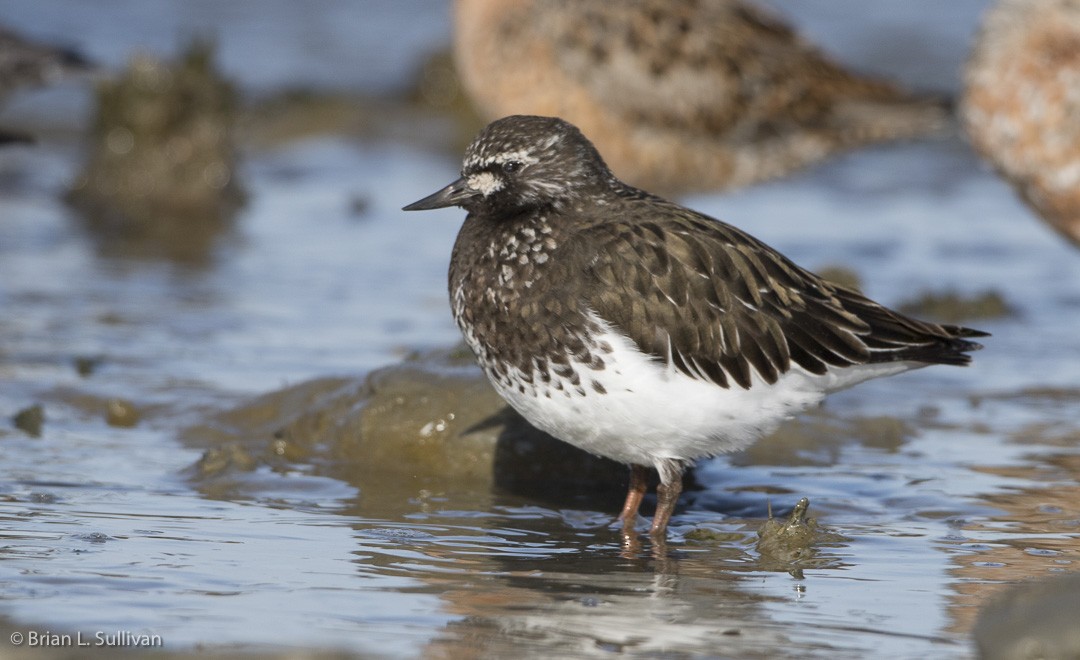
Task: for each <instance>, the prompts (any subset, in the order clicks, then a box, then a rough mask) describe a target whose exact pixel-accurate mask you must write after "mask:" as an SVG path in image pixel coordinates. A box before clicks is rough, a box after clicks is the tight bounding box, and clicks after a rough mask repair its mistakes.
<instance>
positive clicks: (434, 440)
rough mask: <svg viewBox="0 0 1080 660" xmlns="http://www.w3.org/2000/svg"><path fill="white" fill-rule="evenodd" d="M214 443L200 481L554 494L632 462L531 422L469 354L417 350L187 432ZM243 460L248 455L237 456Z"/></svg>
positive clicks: (562, 495)
mask: <svg viewBox="0 0 1080 660" xmlns="http://www.w3.org/2000/svg"><path fill="white" fill-rule="evenodd" d="M185 439H186V440H187V441H188V442H189V444H194V445H196V446H198V447H201V448H203V449H205V450H206V453H205V454H204V456H203V458H202V459H201V460H200V461H199V462H198V463H197V464H196V465H195V466H193V470H192V475H193V477H194V479H195V480H196V481H200V482H203V483H209V482H212V481H215V480H222V479H225V480H232V481H234V480H235V479H236V478H237V476H238V474H239V473H241V472H244V471H253V470H256V469H258V468H260V467H269V468H271V469H285V470H287V469H289V468H290V466H296V465H299V464H303V465H310V466H314V468H315V470H316V472H317V473H319V474H324V475H327V476H332V477H335V478H338V479H342V480H344V481H347V482H349V483H352V484H355V485H358V486H359V487H360V488H364V487H365V486H369V485H371V484H373V483H376V482H377V483H380V484H382V483H385V482H386V481H387V480H390V481H397V482H408V483H411V484H414V485H423V486H425V487H434V488H464V489H469V490H482V489H486V490H490V489H492V488H499V489H506V490H508V491H511V492H516V493H525V492H528V493H530V494H536V495H541V496H544V497H545V499H547V500H548V501H551V500H567V499H574V497H575V496H586V497H587V496H592V495H595V494H596V493H597V492H598V489H599V492H602V493H604V494H608V493H609V492H610V493H613V494H615V495H614V496H615V497H616V498H617V497H618V492H619V491H621V490H623V489H625V486H626V473H627V471H626V468H625V467H624V466H622V465H619V464H617V463H614V462H612V461H608V460H605V459H601V458H597V457H594V456H591V455H589V454H587V453H585V452H582V451H581V450H578V449H575V448H574V447H571V446H570V445H568V444H566V443H563V442H560V441H559V440H556V439H554V438H552V437H551V436H549V435H547V434H545V433H543V432H541V431H539V430H537V429H535V428H533V427H532V426H530V425H529V424H528V423H527V422H526V421H525V420H524V419H522V418H521V417H520V416H519V415H518V414H517V413H515V412H514V411H512V410H511V409H509V408H508V407H507V406H506V404H505V403H504V402H503V400H502V399H501V398H499V396H498V395H497V394H496V393H495V391H494V390H493V389H492V388H491V386H490V385H489V384H488V381H487V379H486V378H485V377H484V375H483V373H481V371H480V369H479V368H478V367H477V366H476V365H475V363H474V362H473V360H472V357H471V356H468V355H467V354H463V353H462V352H461V351H453V350H451V351H437V352H432V353H427V354H423V355H417V356H413V357H412V358H410V359H407V360H405V361H403V362H401V363H399V364H396V365H393V366H390V367H386V368H384V369H380V370H377V371H375V372H372V373H371V374H370V375H369V376H367V377H366V378H322V379H317V380H313V381H308V382H306V383H301V384H299V385H295V386H292V387H288V388H286V389H283V390H280V391H277V392H271V393H269V394H266V395H263V396H260V397H258V398H256V399H254V400H252V401H250V402H248V403H246V404H243V405H241V406H239V407H237V408H234V409H232V410H229V411H226V412H224V413H220V414H219V415H217V416H215V417H214V418H212V419H210V420H208V422H207V423H205V424H203V425H201V426H198V427H195V428H192V429H189V430H188V431H187V432H186V433H185ZM237 457H242V458H241V459H238V458H237Z"/></svg>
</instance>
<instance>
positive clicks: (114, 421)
mask: <svg viewBox="0 0 1080 660" xmlns="http://www.w3.org/2000/svg"><path fill="white" fill-rule="evenodd" d="M105 405H106V412H105V423H107V424H108V425H109V426H119V427H121V428H131V427H132V426H135V425H136V424H138V423H139V411H138V410H136V409H135V404H133V403H131V402H130V401H125V400H124V399H110V400H109V402H108V403H107V404H105Z"/></svg>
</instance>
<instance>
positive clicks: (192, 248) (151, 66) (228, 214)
mask: <svg viewBox="0 0 1080 660" xmlns="http://www.w3.org/2000/svg"><path fill="white" fill-rule="evenodd" d="M235 115H236V99H235V93H234V92H233V88H232V86H231V85H230V84H229V83H227V82H225V81H224V80H223V79H222V78H221V76H220V75H219V74H218V72H217V70H216V68H215V67H214V63H213V51H212V48H211V47H210V46H209V45H207V44H204V43H196V44H194V45H192V46H191V47H190V48H189V50H188V51H187V53H186V54H184V55H183V56H181V57H180V59H179V60H178V61H176V62H171V63H170V62H163V61H160V60H157V59H154V58H152V57H149V56H146V55H142V56H136V57H135V58H134V59H133V60H132V62H131V64H130V66H129V68H128V70H127V71H126V72H125V73H124V74H123V75H122V76H121V77H120V78H119V79H118V80H115V81H109V82H105V83H103V84H102V85H101V86H100V87H99V89H98V94H97V116H96V118H95V120H94V128H93V136H92V138H91V144H90V153H89V157H88V158H87V161H86V164H85V166H84V168H83V171H82V172H81V174H80V175H79V176H78V177H77V179H76V181H75V183H74V185H73V187H72V189H71V190H70V192H69V193H68V201H69V202H70V203H71V204H73V205H74V206H75V207H76V208H77V209H79V210H80V211H82V213H83V215H84V216H85V217H86V220H87V223H88V225H89V227H90V228H91V230H92V231H93V232H94V233H95V235H96V236H97V237H99V238H101V239H102V240H103V242H104V243H105V244H106V246H107V247H109V248H111V249H113V250H117V251H120V252H121V253H124V254H127V253H134V254H136V255H140V256H142V255H150V256H167V257H173V258H179V259H182V260H201V259H203V258H205V256H206V252H207V250H208V249H209V247H210V246H211V244H212V243H213V239H214V238H215V237H216V236H217V235H218V234H219V233H221V231H222V230H223V229H224V227H226V226H227V225H228V223H229V221H230V220H231V218H232V216H233V214H234V213H235V211H236V210H237V209H238V208H239V207H240V206H241V204H242V203H243V200H244V194H243V192H242V190H241V187H240V185H239V183H238V182H237V179H236V160H237V157H236V149H235V146H234V143H233V135H232V133H233V124H234V121H235Z"/></svg>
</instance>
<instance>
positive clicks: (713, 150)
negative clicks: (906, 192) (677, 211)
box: [454, 0, 948, 193]
mask: <svg viewBox="0 0 1080 660" xmlns="http://www.w3.org/2000/svg"><path fill="white" fill-rule="evenodd" d="M454 29H455V31H454V52H455V61H456V64H457V69H458V72H459V76H460V78H461V81H462V85H463V87H464V88H465V90H466V91H467V92H468V94H469V95H470V97H471V98H472V100H473V101H474V104H475V105H476V106H477V108H478V109H479V111H480V114H481V115H483V116H484V118H485V119H487V120H492V119H495V118H497V117H502V116H505V115H511V114H540V115H556V116H560V117H563V118H564V119H566V120H567V121H570V122H572V123H574V124H576V125H578V126H579V127H581V129H582V130H583V131H585V133H586V134H587V135H589V136H590V137H591V138H592V139H593V140H594V141H595V142H596V144H597V146H598V147H599V148H600V150H601V152H602V153H603V154H604V155H605V157H606V158H607V159H608V162H609V163H610V165H611V167H612V169H613V170H614V171H615V173H616V175H618V176H619V177H620V178H622V179H624V180H625V181H627V182H629V183H631V184H633V185H639V186H645V187H649V188H651V189H654V190H660V191H663V192H666V193H674V192H682V191H687V190H705V189H722V188H731V187H738V186H743V185H747V184H751V183H754V182H757V181H762V180H764V179H769V178H775V177H779V176H781V175H784V174H786V173H788V172H790V171H792V170H795V169H797V168H800V167H803V166H806V165H809V164H812V163H815V162H817V161H820V160H822V159H824V158H826V157H828V156H830V155H832V154H835V153H837V152H839V151H842V150H846V149H851V148H853V147H857V146H860V145H863V144H867V143H872V142H880V141H886V140H895V139H900V138H911V137H917V136H922V135H925V134H928V133H933V132H937V131H940V130H942V129H943V128H944V126H946V125H947V121H946V119H947V116H948V113H947V112H946V110H945V109H944V107H943V105H942V104H941V103H940V102H938V101H937V100H934V99H931V98H929V97H924V96H916V95H912V94H910V93H908V92H906V91H904V90H902V89H900V88H899V87H898V86H896V85H894V84H891V83H889V82H885V81H883V80H878V79H874V78H871V77H867V76H861V75H858V74H856V73H853V72H850V71H848V70H847V69H845V68H843V67H841V66H840V65H838V64H836V63H835V62H833V61H832V60H831V59H830V58H829V57H828V56H826V55H825V54H824V53H823V52H822V51H821V50H819V49H818V48H816V47H814V46H813V45H811V44H809V43H807V42H806V41H804V40H803V39H801V38H800V37H799V36H798V35H797V34H796V33H795V32H794V31H793V30H792V29H791V28H790V27H788V25H786V24H785V23H784V22H783V21H781V19H780V18H778V17H777V16H775V15H773V14H772V13H770V12H767V11H765V10H764V9H761V8H759V7H757V6H756V5H753V4H751V3H750V2H748V1H746V0H628V1H621V2H608V1H607V0H457V2H456V7H455V28H454Z"/></svg>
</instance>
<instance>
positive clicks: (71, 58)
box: [0, 25, 92, 145]
mask: <svg viewBox="0 0 1080 660" xmlns="http://www.w3.org/2000/svg"><path fill="white" fill-rule="evenodd" d="M91 69H92V66H91V64H90V62H89V61H88V60H86V58H84V57H83V56H82V55H80V54H79V53H77V52H75V51H73V50H70V49H68V48H63V47H58V46H53V45H49V44H44V43H39V42H35V41H31V40H29V39H26V38H24V37H21V36H19V35H18V34H16V33H15V32H13V31H11V30H10V29H8V28H6V27H4V26H3V25H0V103H2V102H3V101H4V100H5V98H6V97H7V96H8V95H9V94H10V93H11V92H12V91H14V90H17V89H20V88H26V87H39V86H43V85H48V84H51V83H54V82H56V81H57V80H60V79H61V78H63V77H65V76H67V75H70V74H73V73H82V72H86V71H89V70H91ZM32 141H33V139H32V138H31V137H30V136H28V135H26V134H24V133H19V132H14V131H8V130H5V129H4V128H0V145H3V144H11V143H19V142H24V143H25V142H32Z"/></svg>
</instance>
